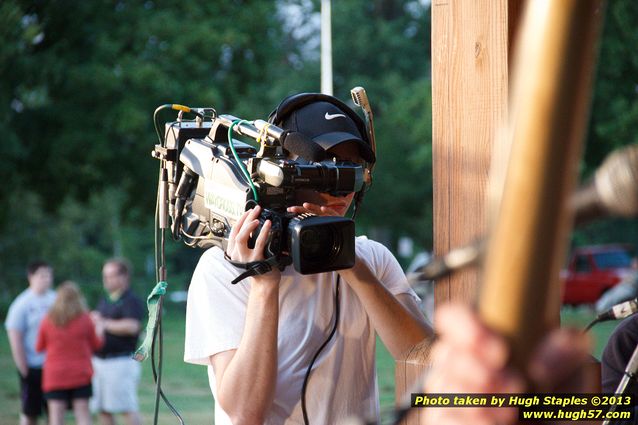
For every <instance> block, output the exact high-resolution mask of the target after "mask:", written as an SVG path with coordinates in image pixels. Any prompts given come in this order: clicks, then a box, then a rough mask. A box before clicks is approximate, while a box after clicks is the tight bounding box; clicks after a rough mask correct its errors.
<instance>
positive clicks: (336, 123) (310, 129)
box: [280, 101, 376, 163]
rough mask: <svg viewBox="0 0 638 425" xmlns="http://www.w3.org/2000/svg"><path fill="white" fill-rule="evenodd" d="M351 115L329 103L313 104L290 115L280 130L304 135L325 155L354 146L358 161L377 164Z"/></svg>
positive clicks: (318, 102)
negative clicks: (328, 151)
mask: <svg viewBox="0 0 638 425" xmlns="http://www.w3.org/2000/svg"><path fill="white" fill-rule="evenodd" d="M351 114H355V112H354V111H352V110H350V111H349V112H347V111H344V110H343V109H341V108H339V107H338V106H337V105H335V104H333V103H330V102H325V101H316V102H312V103H309V104H307V105H304V106H302V107H301V108H299V109H296V110H294V111H292V112H291V113H290V114H289V115H288V116H287V117H285V119H284V120H283V121H282V123H281V125H280V126H281V128H283V129H285V130H290V131H298V132H300V133H303V134H304V135H306V136H308V137H309V138H310V139H312V140H313V141H314V142H315V143H317V144H318V145H320V146H321V147H322V148H323V149H324V150H326V151H327V150H329V149H331V148H334V147H335V146H337V145H339V144H341V143H345V142H356V143H357V145H358V147H359V153H360V155H361V158H362V159H364V160H365V161H366V162H369V163H373V162H375V161H376V158H375V155H374V152H373V151H372V148H370V145H369V144H368V143H367V142H366V141H365V140H364V138H363V136H362V135H361V132H360V131H359V128H358V127H357V124H356V123H355V122H354V120H353V119H352V117H351Z"/></svg>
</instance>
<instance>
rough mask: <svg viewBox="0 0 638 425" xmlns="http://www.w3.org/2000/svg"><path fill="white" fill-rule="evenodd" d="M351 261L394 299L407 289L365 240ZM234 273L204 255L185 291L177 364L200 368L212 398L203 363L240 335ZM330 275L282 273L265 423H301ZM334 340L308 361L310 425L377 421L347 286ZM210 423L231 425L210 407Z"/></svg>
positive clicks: (326, 321) (327, 325)
mask: <svg viewBox="0 0 638 425" xmlns="http://www.w3.org/2000/svg"><path fill="white" fill-rule="evenodd" d="M356 249H357V252H358V254H359V257H360V258H362V259H364V261H365V262H366V264H367V265H368V267H369V268H370V269H371V270H372V271H374V272H375V274H376V276H377V278H378V279H379V280H380V281H381V282H382V283H383V285H385V287H386V288H387V289H388V290H389V291H390V292H391V293H392V294H394V295H398V294H402V293H407V294H410V295H411V296H413V297H414V298H415V301H417V302H418V297H417V296H416V294H415V293H414V291H412V289H411V288H410V286H409V285H408V282H407V280H406V278H405V275H404V273H403V271H402V269H401V267H400V265H399V263H398V262H397V261H396V259H395V258H394V256H393V255H392V254H391V253H390V251H388V249H387V248H386V247H384V246H383V245H381V244H379V243H378V242H374V241H371V240H369V239H367V238H366V237H358V238H357V239H356ZM241 271H242V270H239V269H237V268H235V267H233V266H232V265H231V264H230V263H228V262H227V261H226V260H224V258H223V252H222V250H221V249H219V248H216V247H215V248H211V249H209V250H208V251H206V252H205V253H204V254H203V255H202V257H201V258H200V261H199V263H198V265H197V267H196V269H195V272H194V274H193V278H192V281H191V285H190V288H189V291H188V303H187V310H186V340H185V350H184V361H186V362H189V363H195V364H201V365H206V366H208V377H209V383H210V387H211V391H212V393H213V396H214V397H215V399H216V398H217V397H216V381H215V373H214V371H213V368H212V366H210V361H209V357H210V356H211V355H213V354H217V353H220V352H222V351H227V350H233V349H236V348H238V346H239V342H240V339H241V336H242V332H243V329H244V318H245V314H246V304H247V300H248V294H249V291H250V283H249V279H245V280H243V281H241V282H239V283H238V284H237V285H232V284H231V283H230V282H231V280H232V279H233V278H235V277H236V276H237V275H239V273H240V272H241ZM336 278H337V273H336V272H328V273H321V274H314V275H305V276H304V275H300V274H298V273H296V272H295V271H294V269H293V268H292V267H287V268H286V270H285V271H284V272H283V273H282V277H281V282H280V289H279V327H278V342H277V353H278V366H277V368H278V370H277V384H276V388H275V398H274V401H273V404H272V407H271V409H270V411H269V413H268V414H267V418H266V421H265V424H268V425H279V424H302V423H303V416H302V412H301V388H302V385H303V380H304V376H305V373H306V369H307V367H308V365H309V364H310V361H311V359H312V356H313V355H314V354H315V352H316V351H317V349H318V348H319V347H320V346H321V344H322V343H323V342H324V341H325V339H326V338H327V337H328V335H329V333H330V330H331V329H332V326H333V324H334V322H333V321H334V310H335V306H334V291H335V287H336ZM340 300H341V301H340V319H339V325H338V330H337V334H336V335H335V336H333V338H332V340H331V341H330V343H329V344H328V345H327V346H326V347H325V348H324V350H323V351H322V353H321V355H320V356H319V358H318V359H317V360H316V361H315V364H314V366H313V370H312V373H311V375H310V380H309V382H308V387H307V389H306V407H307V413H308V417H309V419H310V422H311V423H315V424H337V423H338V422H339V421H340V420H343V419H345V418H347V417H351V416H358V417H361V418H368V419H375V418H376V419H377V420H378V418H379V401H378V400H379V397H378V389H377V382H376V381H377V379H376V367H375V341H376V335H375V331H374V329H373V328H372V324H371V322H370V319H369V318H368V316H367V314H366V311H365V309H364V307H363V305H362V304H361V303H360V302H359V299H358V298H357V296H356V295H355V293H354V291H352V290H351V289H350V287H349V285H348V284H347V283H346V282H344V281H343V279H342V281H341V283H340ZM215 424H216V425H227V424H231V421H230V419H229V418H228V416H227V415H226V414H225V412H224V411H223V410H222V408H221V407H220V406H219V403H216V405H215Z"/></svg>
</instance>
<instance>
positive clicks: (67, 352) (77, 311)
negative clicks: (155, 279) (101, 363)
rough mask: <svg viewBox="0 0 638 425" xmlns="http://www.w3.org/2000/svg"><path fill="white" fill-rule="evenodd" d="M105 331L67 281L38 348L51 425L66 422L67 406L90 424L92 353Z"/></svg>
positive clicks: (80, 420) (81, 423)
mask: <svg viewBox="0 0 638 425" xmlns="http://www.w3.org/2000/svg"><path fill="white" fill-rule="evenodd" d="M103 333H104V330H103V329H101V327H100V326H98V327H97V329H96V327H95V326H94V325H93V321H92V320H91V317H90V316H89V314H88V312H87V308H86V303H85V301H84V298H83V297H82V294H80V290H79V289H78V287H77V285H76V284H75V283H73V282H69V281H67V282H64V283H62V284H61V285H60V287H59V288H58V289H57V296H56V298H55V302H54V303H53V306H52V307H51V309H50V310H49V312H48V313H47V315H46V316H45V317H44V319H43V320H42V324H41V325H40V332H39V333H38V340H37V342H36V350H38V351H40V352H42V351H46V353H47V356H46V360H45V361H44V368H43V378H42V390H43V391H44V397H45V399H46V400H47V405H48V407H49V425H62V424H64V416H65V413H66V409H67V406H68V405H72V406H73V413H74V414H75V421H76V424H77V425H90V424H91V422H92V421H91V413H90V412H89V398H90V397H91V395H92V390H91V377H92V376H93V368H92V367H91V355H92V354H93V352H94V351H96V350H97V349H99V348H100V347H101V346H102V344H103V339H102V335H103Z"/></svg>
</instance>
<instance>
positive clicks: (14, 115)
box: [0, 0, 638, 313]
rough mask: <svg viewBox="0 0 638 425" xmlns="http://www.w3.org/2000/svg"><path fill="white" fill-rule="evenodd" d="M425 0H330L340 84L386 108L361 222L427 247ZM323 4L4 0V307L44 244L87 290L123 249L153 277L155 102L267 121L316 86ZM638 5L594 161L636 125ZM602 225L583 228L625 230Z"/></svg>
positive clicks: (627, 27) (621, 45)
mask: <svg viewBox="0 0 638 425" xmlns="http://www.w3.org/2000/svg"><path fill="white" fill-rule="evenodd" d="M424 3H425V2H422V1H412V0H373V1H365V0H356V1H355V0H353V1H347V2H345V1H334V2H332V12H333V13H332V33H333V64H334V85H335V87H334V93H335V95H336V96H337V97H339V98H341V99H342V100H346V101H347V100H348V98H349V91H350V89H351V88H352V87H354V86H363V87H365V88H366V90H367V92H368V95H369V97H370V100H371V103H372V107H373V109H374V114H375V115H374V116H375V127H376V134H377V145H378V157H379V161H378V163H377V165H376V169H375V172H376V174H375V179H374V184H373V187H372V189H371V191H370V192H369V193H368V194H367V195H366V200H365V203H364V206H363V209H362V211H361V213H360V215H359V219H358V232H359V233H367V234H369V235H370V236H372V237H375V238H378V239H380V240H381V241H382V242H384V243H386V244H388V245H389V246H390V247H393V246H394V244H395V242H396V241H397V239H398V238H399V237H401V236H406V235H407V236H410V237H412V238H413V239H415V242H416V245H417V248H426V249H427V248H429V247H430V246H431V243H432V228H431V227H432V181H431V158H432V157H431V152H432V144H431V82H430V77H429V74H430V73H429V69H430V13H429V6H426V5H425V4H424ZM319 6H320V2H319V1H318V0H278V1H277V2H262V1H256V0H253V1H249V0H233V1H225V2H177V1H174V0H157V1H152V0H149V1H145V2H134V1H130V0H119V1H116V2H111V1H106V0H96V1H91V2H75V1H70V0H44V1H39V2H32V1H27V0H4V1H2V2H0V35H1V37H2V40H3V43H2V44H0V123H1V124H2V126H3V140H2V143H0V155H1V156H2V159H3V164H2V167H0V178H1V179H2V181H3V183H4V187H5V190H3V191H1V192H0V202H1V203H2V205H5V208H2V209H0V230H1V231H2V235H3V236H2V237H0V258H2V268H1V269H0V270H1V271H0V285H2V287H3V288H4V290H3V291H2V293H1V294H0V313H1V312H2V310H3V308H2V305H1V304H3V303H6V302H7V301H6V300H9V299H10V298H11V297H12V296H13V295H15V293H16V292H17V291H18V290H20V289H21V288H23V287H24V285H25V278H24V266H25V265H26V263H27V262H28V260H30V259H33V258H46V259H47V260H49V261H51V262H52V263H53V264H54V265H55V268H56V276H57V280H58V281H59V280H61V279H74V280H77V281H79V282H80V283H81V284H83V285H85V287H86V289H87V291H88V292H89V295H90V297H95V296H97V294H99V291H101V285H100V284H99V283H100V268H101V264H102V262H103V261H104V259H106V258H107V257H110V256H113V255H123V256H126V257H128V258H130V259H131V260H132V262H133V264H134V266H135V269H136V271H137V272H136V281H137V282H140V283H139V284H140V289H143V288H142V286H143V287H145V288H150V287H152V285H153V284H154V280H155V277H154V272H153V262H154V253H155V250H154V248H153V244H154V241H153V235H154V231H153V214H154V209H155V208H154V205H155V194H156V184H157V182H156V180H157V168H156V167H157V165H158V164H157V162H156V161H155V160H154V159H152V158H151V157H150V154H149V153H150V150H151V149H152V146H153V145H154V144H155V143H156V138H155V133H154V130H153V127H152V119H151V116H152V112H153V110H154V109H155V108H156V107H157V106H158V105H160V104H164V103H183V104H187V105H191V106H213V107H215V108H216V109H217V110H218V111H220V112H223V113H232V114H233V115H236V116H239V117H244V118H249V119H251V118H264V117H266V116H267V114H268V113H269V112H270V110H272V109H273V108H274V107H275V106H276V105H277V103H278V102H279V101H280V100H281V99H282V98H283V97H284V96H285V95H287V94H291V93H294V92H300V91H319V69H320V66H319V43H318V39H319V24H318V14H319V9H320V7H319ZM637 19H638V7H636V5H635V2H632V1H630V0H615V1H614V2H610V3H609V7H608V11H607V20H606V25H605V29H604V31H605V33H604V37H603V43H602V48H601V58H600V59H601V60H600V65H599V67H598V78H597V85H596V92H595V96H594V102H593V108H592V125H591V132H590V133H591V135H590V140H589V142H588V145H587V152H586V155H585V160H584V163H583V170H584V175H585V176H587V175H588V174H590V173H591V170H593V169H594V168H595V167H596V166H597V164H598V163H599V162H600V160H601V158H602V157H603V155H604V154H605V153H607V152H609V151H610V150H612V149H614V148H615V147H617V146H619V145H622V144H626V143H630V142H633V141H635V139H636V130H638V128H637V126H638V120H637V118H638V117H637V115H638V106H637V99H636V98H637V95H636V93H637V90H636V86H637V84H638V82H637V81H636V75H638V69H637V67H638V63H637V62H638V59H636V56H635V55H634V54H633V51H632V48H633V46H635V45H636V44H637V42H638V40H637V37H638V36H637V35H636V32H635V31H633V23H634V22H636V20H637ZM173 118H174V114H172V113H170V114H169V113H168V112H166V113H163V114H162V115H161V116H160V119H161V120H164V121H168V120H171V119H173ZM612 227H613V226H612ZM613 228H614V229H618V227H613ZM587 232H589V233H587ZM587 232H585V233H577V234H576V237H575V240H577V241H578V240H586V241H590V240H595V239H596V238H598V237H599V236H600V233H599V232H604V233H605V234H608V235H611V234H618V233H621V232H615V233H614V232H613V231H610V230H609V229H607V228H606V229H605V230H604V231H603V230H601V231H599V230H587ZM166 249H167V261H168V272H169V283H170V284H171V287H172V288H176V287H177V288H180V289H181V288H184V287H186V286H187V284H188V280H189V276H190V273H191V271H192V268H193V266H194V264H195V262H196V259H197V257H198V256H199V254H200V253H199V252H198V251H196V250H192V249H189V248H186V247H184V246H183V245H182V244H179V243H174V242H172V241H170V240H167V241H166ZM142 282H144V283H142ZM139 292H141V293H142V292H144V293H145V292H146V291H145V290H144V291H142V290H140V291H139Z"/></svg>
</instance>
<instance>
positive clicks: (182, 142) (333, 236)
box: [152, 105, 365, 274]
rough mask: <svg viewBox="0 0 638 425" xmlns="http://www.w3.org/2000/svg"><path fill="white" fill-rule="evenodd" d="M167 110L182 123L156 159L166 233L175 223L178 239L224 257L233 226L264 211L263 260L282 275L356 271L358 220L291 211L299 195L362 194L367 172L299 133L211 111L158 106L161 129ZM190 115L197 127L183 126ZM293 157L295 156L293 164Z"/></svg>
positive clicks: (171, 127) (172, 128)
mask: <svg viewBox="0 0 638 425" xmlns="http://www.w3.org/2000/svg"><path fill="white" fill-rule="evenodd" d="M165 108H171V109H175V110H179V111H180V112H179V115H178V118H177V120H175V121H172V122H168V123H166V124H165V126H164V134H163V137H162V136H160V140H161V142H162V143H161V144H159V145H156V146H155V149H154V150H153V153H152V154H153V157H155V158H157V159H159V160H161V162H162V167H161V170H160V185H159V216H160V219H159V221H160V228H164V229H166V228H168V227H169V225H168V217H169V216H170V218H171V224H170V228H171V233H172V235H173V238H174V239H176V240H177V239H181V240H183V241H184V243H186V245H188V246H191V247H198V248H209V247H211V246H218V247H220V248H222V249H223V250H224V251H225V250H226V247H227V244H228V237H229V234H230V230H231V228H232V226H233V225H234V224H235V223H236V221H237V220H238V219H239V218H240V216H241V215H242V214H243V213H244V211H246V210H247V209H249V208H252V207H253V206H255V205H257V204H258V205H260V206H261V207H262V212H261V214H260V217H259V221H260V226H259V228H258V229H257V230H256V231H255V232H254V233H255V234H258V232H259V230H260V229H261V226H262V225H263V223H264V222H265V221H266V220H271V222H272V229H271V234H270V236H269V239H268V242H267V246H266V248H265V253H264V256H265V258H266V259H267V261H268V263H269V264H270V265H271V266H277V267H279V268H280V269H281V270H283V269H284V268H285V267H286V266H288V265H290V264H293V266H294V268H295V270H297V271H298V272H299V273H301V274H312V273H320V272H325V271H331V270H339V269H344V268H349V267H352V266H353V265H354V259H355V244H354V238H355V232H354V221H353V220H351V219H348V218H344V217H334V216H316V215H313V214H298V215H297V214H292V213H289V212H287V207H289V206H293V205H298V202H295V193H296V191H298V190H299V189H312V190H316V191H319V192H326V193H330V194H332V195H334V196H345V195H347V194H349V193H352V192H360V191H362V190H363V188H364V187H365V182H364V180H365V169H364V167H363V166H362V165H360V164H357V163H353V162H347V161H338V160H336V159H334V158H329V157H328V156H327V154H326V150H327V149H324V148H323V147H322V146H321V145H320V144H318V143H315V142H314V141H313V140H311V139H310V138H309V137H308V136H306V135H305V134H303V133H302V132H300V131H291V130H283V129H281V128H279V127H277V126H275V125H274V124H271V123H268V122H266V121H262V120H255V121H252V122H248V121H245V120H240V119H238V118H236V117H234V116H232V115H217V113H216V111H215V110H214V109H210V108H188V107H185V106H182V105H163V106H160V107H159V108H158V109H157V110H156V113H155V125H156V129H157V128H158V123H157V112H158V111H160V110H161V109H165ZM184 112H186V113H192V114H194V115H195V119H193V120H186V119H184V117H183V113H184ZM158 133H159V132H158ZM233 133H236V134H239V135H242V136H245V137H249V138H251V139H253V140H255V141H256V142H257V143H258V144H259V146H260V149H259V151H258V150H257V149H256V148H255V147H253V146H252V145H250V144H247V143H244V142H241V141H238V140H235V139H233V137H232V135H233ZM289 152H290V153H293V154H295V155H296V158H295V159H294V160H293V159H290V158H291V156H290V155H288V153H289ZM254 239H255V238H254V237H253V238H252V239H251V242H252V243H254ZM251 242H249V243H251Z"/></svg>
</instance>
